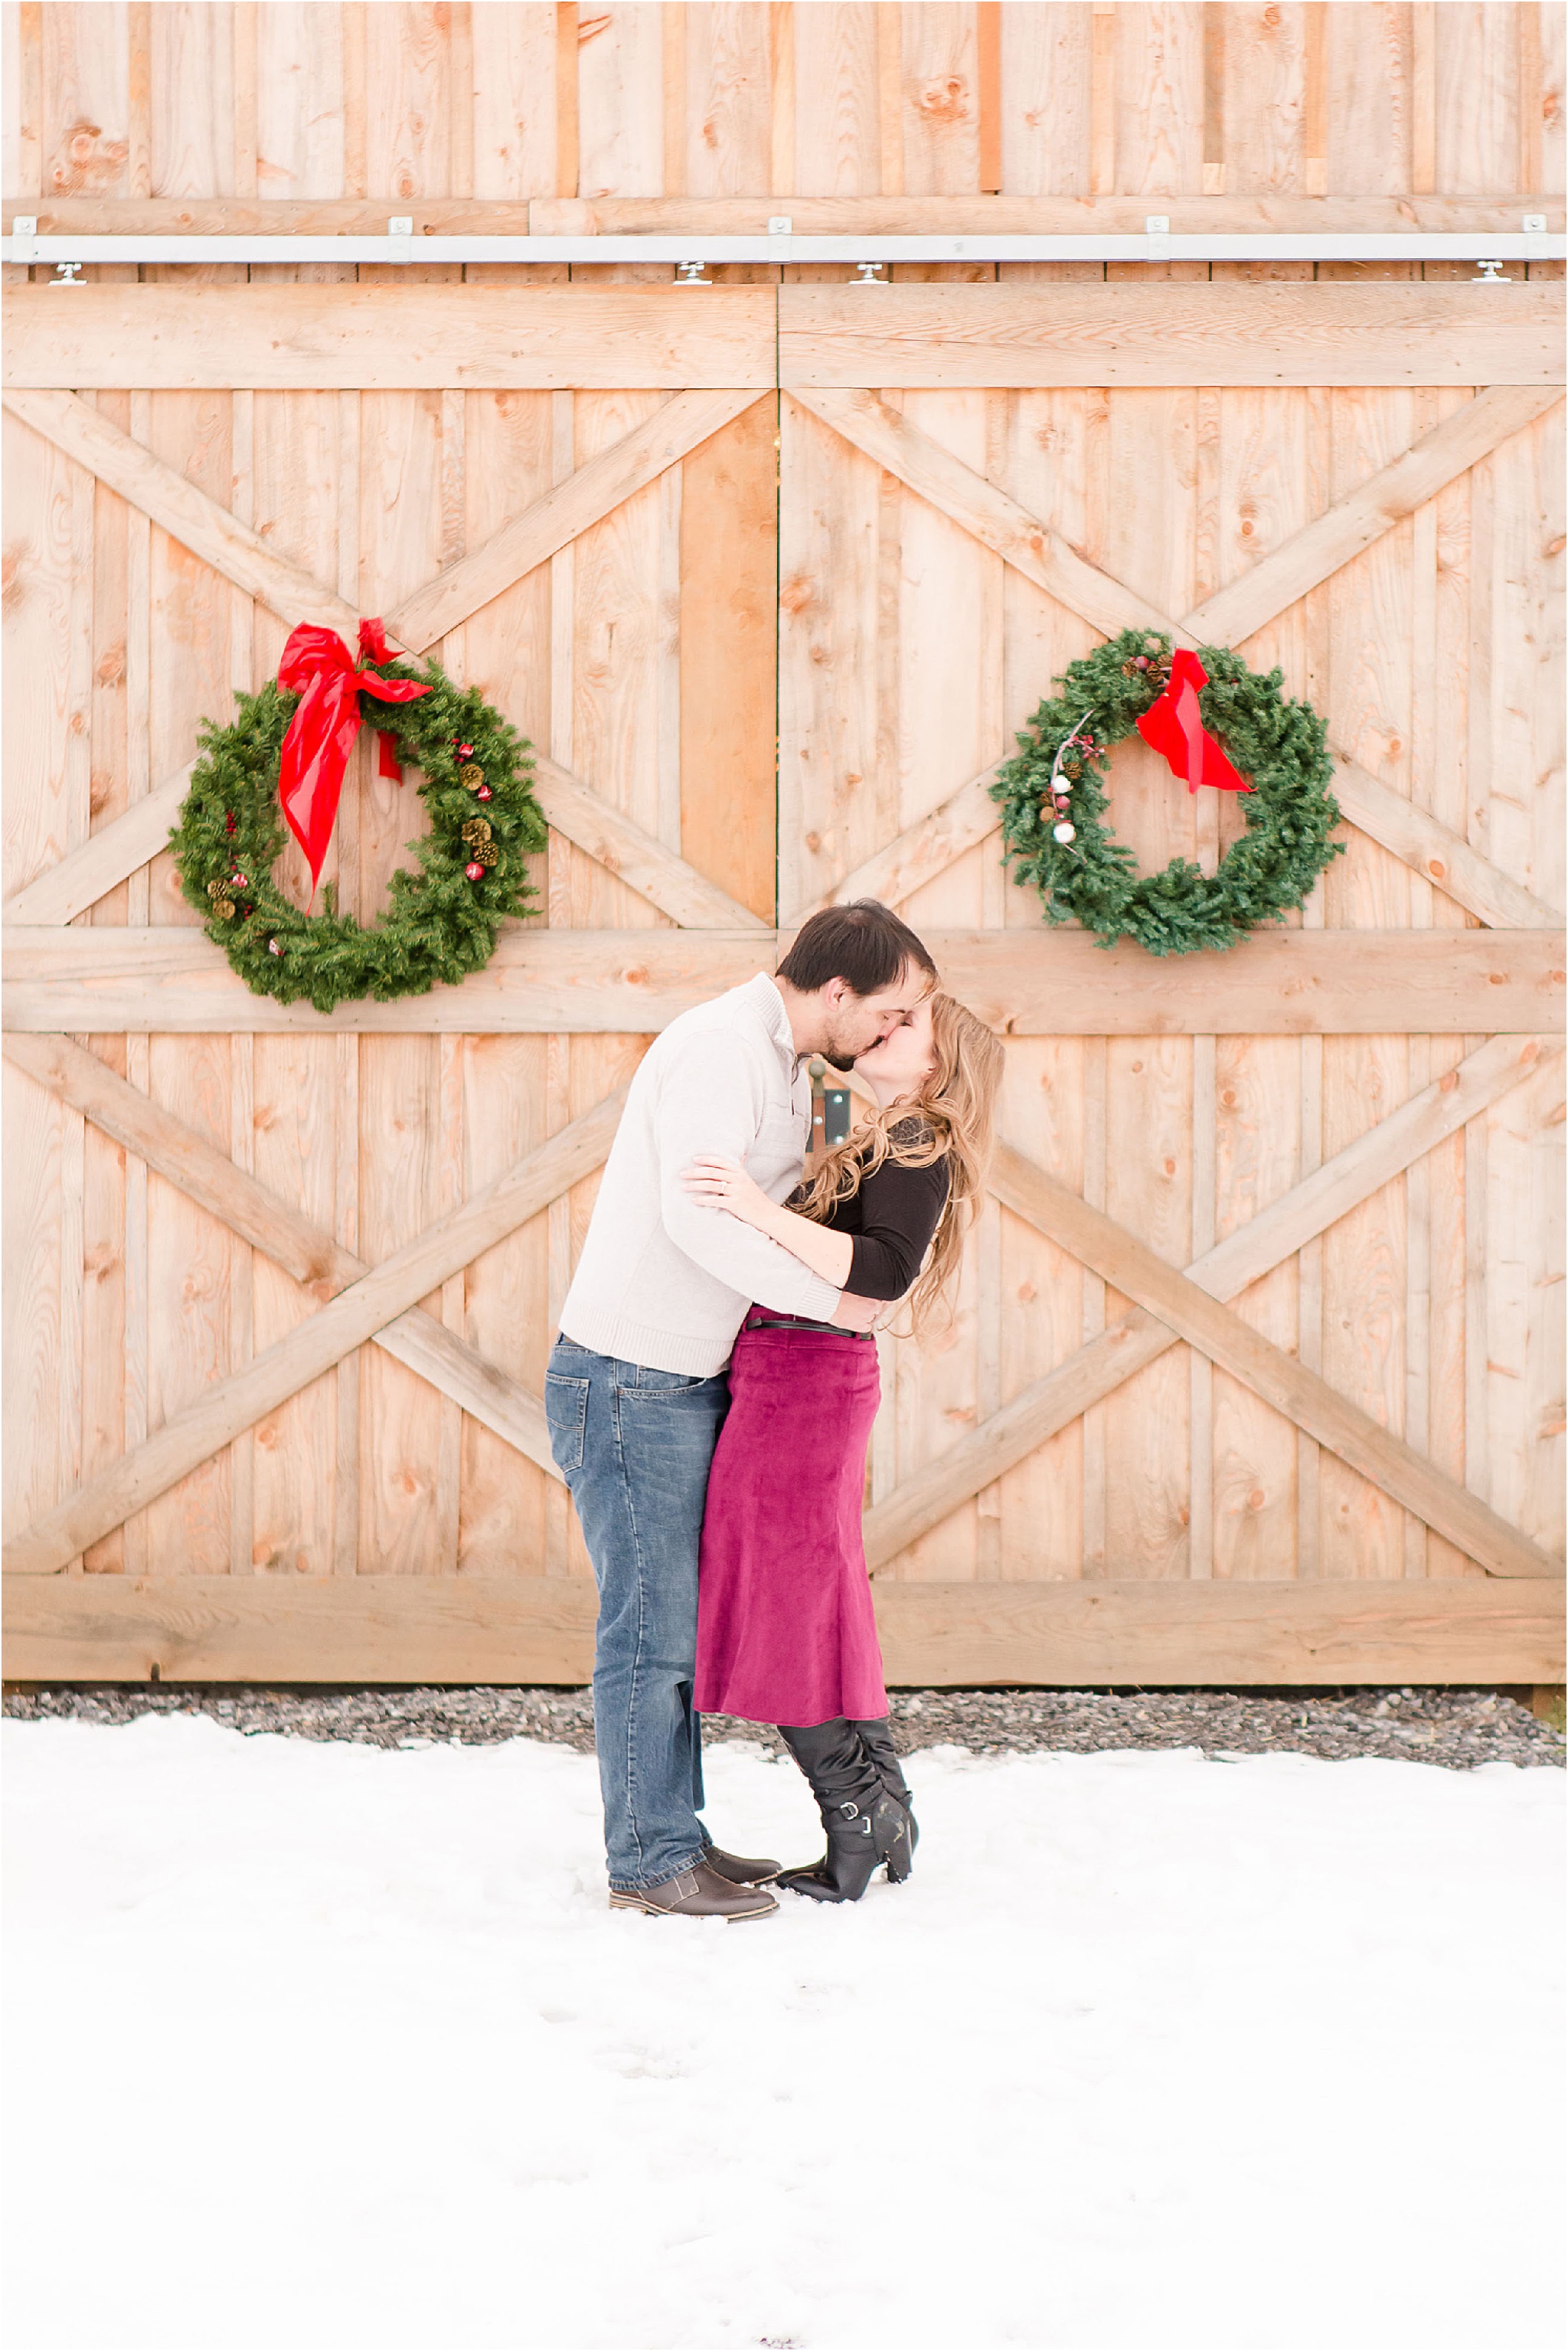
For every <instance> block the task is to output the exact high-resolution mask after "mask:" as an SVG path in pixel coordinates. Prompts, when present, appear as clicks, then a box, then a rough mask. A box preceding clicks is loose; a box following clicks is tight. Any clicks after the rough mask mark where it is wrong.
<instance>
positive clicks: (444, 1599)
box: [3, 1575, 1563, 1689]
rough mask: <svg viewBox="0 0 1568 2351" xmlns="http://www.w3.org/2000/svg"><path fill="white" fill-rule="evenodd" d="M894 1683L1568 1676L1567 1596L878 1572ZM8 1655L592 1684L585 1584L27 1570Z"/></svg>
mask: <svg viewBox="0 0 1568 2351" xmlns="http://www.w3.org/2000/svg"><path fill="white" fill-rule="evenodd" d="M873 1591H874V1595H875V1600H876V1613H877V1629H878V1632H879V1634H880V1635H881V1640H882V1648H883V1660H884V1663H885V1667H886V1671H887V1678H888V1681H889V1682H890V1684H892V1685H893V1687H895V1688H898V1687H906V1688H907V1687H918V1688H942V1687H959V1688H962V1687H975V1686H977V1685H978V1686H980V1687H986V1686H988V1685H995V1684H998V1683H1002V1684H1009V1683H1011V1684H1017V1685H1019V1686H1022V1687H1030V1686H1031V1685H1036V1686H1042V1687H1047V1688H1054V1689H1072V1688H1084V1687H1088V1688H1094V1687H1100V1688H1103V1687H1105V1686H1106V1685H1107V1684H1116V1683H1144V1684H1154V1685H1156V1686H1158V1687H1178V1688H1179V1687H1184V1686H1189V1685H1190V1686H1195V1687H1200V1688H1201V1687H1206V1686H1212V1685H1213V1684H1215V1683H1216V1682H1218V1683H1221V1684H1223V1685H1225V1686H1227V1687H1267V1686H1268V1685H1269V1684H1270V1683H1274V1684H1282V1685H1284V1686H1286V1687H1302V1686H1318V1687H1322V1686H1327V1687H1337V1686H1339V1685H1342V1684H1344V1683H1347V1682H1351V1683H1354V1682H1385V1683H1386V1682H1396V1683H1397V1682H1414V1683H1420V1682H1457V1683H1469V1684H1476V1683H1480V1684H1486V1683H1494V1684H1495V1683H1499V1682H1561V1681H1562V1679H1563V1597H1562V1594H1561V1593H1559V1592H1557V1591H1554V1590H1553V1589H1552V1587H1551V1586H1549V1585H1544V1584H1538V1583H1491V1582H1484V1583H1481V1582H1478V1583H1465V1584H1458V1585H1455V1584H1446V1585H1443V1586H1441V1587H1437V1588H1434V1587H1433V1586H1432V1585H1430V1584H1419V1583H1417V1584H1401V1583H1370V1584H1369V1583H1311V1584H1291V1583H1233V1584H1182V1583H1135V1582H1119V1581H1113V1582H1107V1583H1091V1584H1083V1583H956V1582H951V1583H910V1584H898V1583H885V1582H884V1583H877V1584H876V1585H875V1586H873ZM3 1596H4V1607H5V1642H6V1657H7V1661H8V1668H9V1670H10V1672H11V1673H13V1674H14V1675H16V1677H17V1678H18V1679H23V1680H29V1681H78V1682H95V1681H146V1680H148V1679H150V1678H151V1677H152V1674H153V1673H154V1672H156V1673H157V1675H158V1677H159V1678H160V1679H161V1680H162V1681H165V1682H230V1681H249V1682H260V1683H275V1684H276V1683H282V1684H290V1683H297V1682H304V1683H310V1682H339V1683H349V1684H366V1683H376V1682H389V1683H397V1682H404V1683H406V1682H422V1683H437V1684H439V1683H456V1684H463V1683H474V1684H479V1685H483V1684H486V1683H501V1684H511V1685H517V1684H529V1683H546V1684H549V1683H552V1682H553V1683H563V1684H570V1685H572V1686H577V1687H580V1685H581V1684H583V1683H584V1682H586V1680H587V1679H588V1677H589V1674H590V1672H591V1668H592V1663H593V1624H594V1616H595V1614H596V1610H597V1595H596V1593H595V1592H594V1589H593V1585H592V1583H591V1581H590V1580H589V1579H587V1578H586V1577H582V1578H573V1577H564V1576H562V1577H547V1576H534V1575H528V1576H507V1577H501V1576H471V1575H464V1576H452V1577H443V1578H437V1577H433V1576H374V1577H366V1578H362V1579H361V1580H360V1581H359V1582H358V1583H344V1582H343V1581H341V1580H340V1579H335V1578H330V1577H326V1576H309V1577H295V1576H289V1577H286V1578H285V1577H272V1578H264V1579H258V1580H256V1581H255V1582H249V1583H235V1581H234V1580H233V1579H232V1578H229V1577H226V1576H225V1577H201V1578H191V1577H184V1578H181V1579H180V1580H179V1581H178V1582H172V1581H170V1582H162V1583H151V1582H135V1581H133V1580H132V1579H131V1578H130V1577H127V1576H120V1575H94V1576H89V1577H87V1578H85V1579H84V1580H82V1581H68V1580H67V1579H65V1578H63V1577H38V1576H26V1577H24V1576H6V1577H5V1579H4V1583H3Z"/></svg>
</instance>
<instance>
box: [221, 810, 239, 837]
mask: <svg viewBox="0 0 1568 2351" xmlns="http://www.w3.org/2000/svg"><path fill="white" fill-rule="evenodd" d="M237 830H238V828H237V827H236V825H235V812H234V810H233V809H230V810H229V812H228V814H227V815H226V816H225V819H224V831H225V832H226V833H227V834H228V836H229V839H230V840H231V841H232V840H233V839H234V836H235V831H237Z"/></svg>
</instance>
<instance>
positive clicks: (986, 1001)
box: [0, 925, 1564, 1037]
mask: <svg viewBox="0 0 1568 2351" xmlns="http://www.w3.org/2000/svg"><path fill="white" fill-rule="evenodd" d="M787 936H788V934H780V935H777V938H779V939H781V938H783V937H787ZM926 944H927V946H929V947H930V949H931V951H932V954H933V955H934V956H935V957H936V962H937V965H938V967H939V968H940V970H941V972H942V975H943V980H944V984H945V985H946V987H948V988H949V989H950V990H951V991H952V993H953V994H954V995H956V996H957V997H959V998H961V999H962V1000H963V1001H964V1002H965V1003H966V1004H967V1005H969V1006H970V1007H971V1008H973V1009H974V1010H975V1011H976V1012H977V1013H978V1014H979V1016H980V1018H981V1019H984V1020H987V1021H988V1022H989V1023H990V1025H991V1026H992V1027H993V1028H994V1029H997V1030H998V1031H999V1032H1000V1033H1001V1034H1002V1035H1004V1036H1010V1037H1049V1036H1079V1037H1152V1036H1190V1035H1195V1034H1196V1035H1199V1036H1215V1035H1219V1036H1229V1035H1236V1034H1240V1035H1246V1036H1288V1037H1305V1036H1318V1035H1327V1036H1368V1035H1375V1036H1381V1035H1385V1034H1387V1033H1390V1032H1397V1031H1400V1030H1408V1031H1414V1032H1416V1033H1418V1034H1422V1035H1426V1036H1464V1035H1473V1034H1474V1033H1475V1032H1476V1031H1477V1030H1478V1029H1480V1030H1485V1031H1487V1032H1489V1033H1490V1034H1492V1035H1499V1034H1503V1033H1508V1034H1512V1035H1527V1036H1538V1035H1542V1036H1543V1035H1550V1034H1553V1033H1555V1032H1556V1031H1557V1030H1558V1029H1561V1027H1562V1025H1563V980H1564V971H1563V940H1562V938H1561V936H1560V935H1557V934H1553V933H1549V932H1545V931H1305V930H1277V931H1275V930H1270V931H1260V932H1255V933H1254V934H1253V935H1252V936H1251V937H1250V938H1249V939H1243V940H1241V941H1240V942H1239V944H1238V945H1237V946H1234V947H1232V948H1231V949H1230V950H1229V952H1228V954H1224V955H1220V954H1217V953H1216V954H1210V953H1204V954H1198V955H1190V956H1170V957H1168V958H1167V959H1166V961H1165V962H1164V963H1163V964H1161V965H1160V967H1159V968H1158V973H1157V981H1158V984H1157V986H1153V987H1152V986H1151V978H1152V977H1154V975H1152V974H1151V970H1150V959H1149V957H1148V956H1147V955H1145V952H1144V950H1143V949H1142V948H1141V947H1138V946H1133V945H1132V944H1130V943H1129V942H1128V941H1126V940H1123V941H1121V942H1120V943H1119V944H1118V945H1117V946H1114V947H1112V948H1109V949H1107V948H1104V947H1103V946H1100V944H1099V942H1098V941H1097V940H1096V939H1094V938H1093V937H1092V935H1091V934H1089V933H1087V932H1084V931H1077V930H1069V929H1067V928H1065V927H1063V928H1061V929H1057V930H1046V929H1039V930H1017V931H932V932H928V933H927V935H926ZM775 952H776V935H775V934H774V933H773V932H771V931H767V930H758V929H753V930H750V931H745V932H720V931H708V932H701V931H695V930H691V931H668V930H643V931H585V930H584V931H578V930H560V931H551V930H544V929H537V928H532V927H529V926H527V925H507V926H506V928H504V929H503V932H502V935H501V938H500V942H499V944H498V946H497V949H496V953H495V955H494V956H492V958H491V960H490V961H489V963H487V964H486V966H485V967H484V968H483V970H481V971H477V972H474V973H472V974H471V975H470V976H469V977H468V978H466V979H465V980H464V981H463V982H462V984H461V986H459V987H434V988H432V989H431V990H430V991H429V992H428V994H426V995H423V996H410V997H402V998H398V999H397V1000H396V1001H395V1002H394V1003H390V1004H375V1003H369V1002H353V1003H344V1004H340V1005H339V1006H338V1007H337V1008H336V1009H335V1010H333V1011H331V1012H326V1013H323V1012H317V1011H315V1010H314V1009H313V1008H312V1007H311V1006H310V1005H308V1004H279V1003H277V1002H276V1001H275V1000H274V999H273V998H271V997H262V996H253V995H252V993H251V991H250V990H249V989H248V988H247V987H246V985H245V983H244V981H243V980H242V979H240V978H239V977H238V976H237V974H235V972H234V971H233V970H231V969H230V967H229V964H228V961H227V959H226V957H225V955H224V953H223V950H222V949H221V948H220V947H218V946H215V945H214V943H213V941H212V940H210V939H209V938H208V937H207V935H206V934H205V932H204V930H201V929H199V928H198V927H196V926H195V925H192V926H190V927H189V928H186V927H183V926H180V927H175V926H172V925H171V926H168V927H164V928H157V929H150V930H139V929H135V928H132V927H130V926H125V927H119V926H116V927H110V926H107V925H106V926H105V927H104V928H102V929H90V930H58V929H42V928H39V929H33V928H28V927H26V926H23V925H7V927H6V930H5V935H4V938H3V940H0V972H3V975H4V990H3V994H0V1011H3V1025H4V1027H5V1028H6V1029H23V1030H26V1029H30V1030H33V1031H35V1032H36V1031H38V1030H53V1029H65V1030H68V1031H70V1032H73V1033H79V1032H84V1031H93V1032H110V1031H122V1030H123V1031H131V1032H146V1031H153V1030H156V1031H159V1032H163V1031H167V1032H169V1033H183V1034H193V1033H197V1032H203V1031H205V1032H208V1033H227V1032H230V1031H234V1032H239V1033H244V1032H247V1031H248V1032H250V1033H253V1034H256V1035H264V1034H271V1033H274V1032H277V1031H278V1030H282V1029H299V1030H307V1031H309V1030H315V1031H319V1032H320V1033H323V1034H325V1033H327V1032H329V1031H333V1030H350V1031H352V1032H354V1033H356V1034H359V1035H365V1036H370V1035H376V1034H382V1035H384V1034H399V1035H402V1034H407V1035H421V1034H423V1035H430V1034H444V1035H445V1034H451V1035H485V1036H488V1035H499V1034H502V1033H514V1034H528V1035H537V1034H538V1033H541V1032H545V1033H548V1032H549V1031H552V1030H559V1029H577V1030H580V1031H598V1032H601V1033H603V1032H606V1031H608V1032H612V1033H614V1034H624V1033H627V1032H632V1033H641V1034H648V1033H652V1032H653V1031H654V1030H656V1029H663V1028H664V1026H665V1025H666V1024H667V1023H668V1022H669V1021H671V1020H673V1019H674V1017H675V1015H676V1014H677V1013H678V1012H684V1011H685V1010H686V1009H687V1008H688V1007H689V1006H691V1005H693V1004H695V1003H698V1002H701V1001H702V1000H703V999H704V998H706V997H709V996H716V995H717V994H718V993H719V992H720V991H721V990H722V989H724V988H727V987H737V986H738V985H739V983H740V982H741V981H742V980H746V979H749V978H750V977H752V976H753V974H754V973H755V972H756V971H758V969H759V968H767V969H768V970H771V969H772V967H773V963H774V959H775Z"/></svg>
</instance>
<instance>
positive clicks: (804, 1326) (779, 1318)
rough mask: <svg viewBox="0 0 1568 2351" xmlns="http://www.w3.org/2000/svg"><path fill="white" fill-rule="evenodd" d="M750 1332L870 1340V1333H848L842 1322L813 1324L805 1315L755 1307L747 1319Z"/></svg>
mask: <svg viewBox="0 0 1568 2351" xmlns="http://www.w3.org/2000/svg"><path fill="white" fill-rule="evenodd" d="M746 1328H747V1330H748V1331H754V1330H763V1331H823V1332H826V1333H827V1335H828V1336H829V1338H831V1339H870V1338H871V1336H872V1333H871V1332H869V1331H846V1330H845V1329H844V1327H843V1325H842V1324H841V1323H840V1322H812V1321H811V1320H810V1317H809V1316H808V1315H805V1314H770V1313H768V1311H767V1310H766V1308H764V1307H760V1306H754V1307H753V1308H752V1310H751V1312H750V1313H749V1314H748V1315H747V1318H746Z"/></svg>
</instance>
